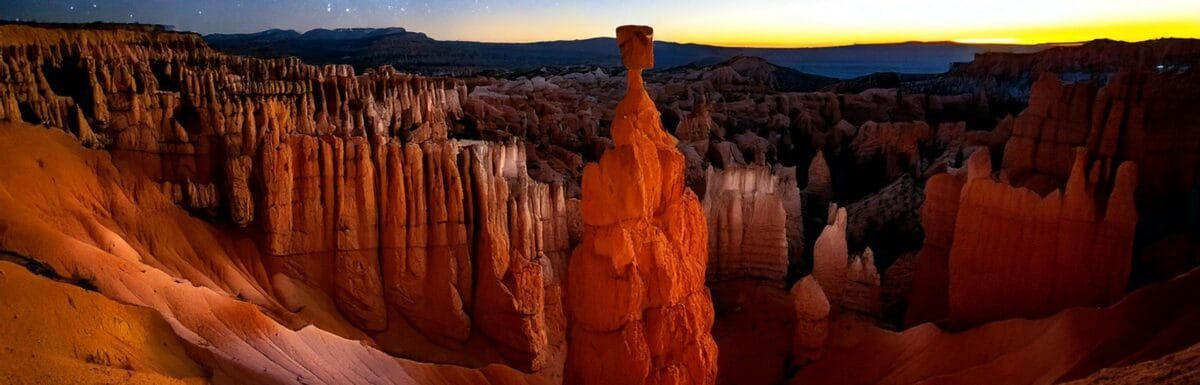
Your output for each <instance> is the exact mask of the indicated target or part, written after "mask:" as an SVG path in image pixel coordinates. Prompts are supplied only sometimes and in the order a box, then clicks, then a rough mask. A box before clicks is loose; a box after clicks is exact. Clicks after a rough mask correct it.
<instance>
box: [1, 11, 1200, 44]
mask: <svg viewBox="0 0 1200 385" xmlns="http://www.w3.org/2000/svg"><path fill="white" fill-rule="evenodd" d="M0 19H7V20H13V19H19V20H26V21H28V20H37V21H47V22H85V21H119V22H139V23H154V24H165V25H171V26H174V27H175V28H176V29H178V30H187V31H195V32H200V33H204V34H208V33H216V32H223V33H239V32H257V31H261V30H265V29H271V28H281V29H294V30H297V31H300V32H303V31H307V30H309V29H313V28H342V27H404V28H406V29H408V30H410V31H418V32H424V33H426V34H428V35H429V36H430V37H432V38H434V39H440V40H472V41H497V42H528V41H546V40H568V39H582V38H590V37H597V36H612V35H613V34H614V32H613V30H614V28H615V27H616V26H618V25H623V24H645V25H650V26H653V27H654V28H655V39H656V40H662V41H675V42H684V43H703V44H714V45H725V46H755V47H814V46H833V45H845V44H862V43H890V42H901V41H959V42H978V43H1015V44H1036V43H1058V42H1078V41H1085V40H1091V39H1096V38H1111V39H1117V40H1127V41H1140V40H1147V39H1154V38H1159V37H1191V38H1200V0H1003V1H1001V0H978V1H967V0H904V1H899V0H873V1H869V0H661V1H655V0H643V1H616V0H598V1H554V0H439V1H421V0H291V1H288V0H90V1H83V0H3V1H0Z"/></svg>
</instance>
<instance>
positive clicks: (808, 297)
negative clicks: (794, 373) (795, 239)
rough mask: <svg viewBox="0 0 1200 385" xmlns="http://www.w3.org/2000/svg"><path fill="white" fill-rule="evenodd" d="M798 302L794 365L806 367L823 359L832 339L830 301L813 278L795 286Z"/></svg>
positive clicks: (795, 299) (793, 346) (806, 278)
mask: <svg viewBox="0 0 1200 385" xmlns="http://www.w3.org/2000/svg"><path fill="white" fill-rule="evenodd" d="M791 293H792V300H793V301H795V310H796V334H795V337H794V338H793V343H792V365H794V366H797V367H799V366H804V365H807V364H809V363H812V362H813V361H816V360H818V359H820V358H821V351H822V350H823V349H824V348H825V343H826V339H827V338H829V310H830V305H829V300H828V299H827V298H825V292H824V290H823V289H821V285H820V284H818V283H817V280H815V279H813V277H812V276H808V277H804V278H803V279H801V280H800V281H799V282H796V284H795V285H792V290H791Z"/></svg>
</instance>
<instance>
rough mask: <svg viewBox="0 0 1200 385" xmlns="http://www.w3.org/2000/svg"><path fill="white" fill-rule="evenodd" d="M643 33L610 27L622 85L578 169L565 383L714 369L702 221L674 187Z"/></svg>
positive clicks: (708, 377) (687, 379) (710, 377)
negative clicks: (601, 140)
mask: <svg viewBox="0 0 1200 385" xmlns="http://www.w3.org/2000/svg"><path fill="white" fill-rule="evenodd" d="M651 39H652V30H651V29H650V28H649V27H635V26H626V27H621V28H618V29H617V40H618V42H619V44H620V47H621V56H622V58H623V60H624V62H625V66H626V68H628V69H629V74H628V80H629V82H628V84H629V91H628V94H627V95H626V97H625V99H624V100H622V101H621V104H620V105H619V106H618V107H617V111H616V119H615V120H614V121H613V127H612V134H613V135H612V136H613V143H614V144H615V147H614V148H612V149H610V150H608V151H606V152H605V153H604V156H603V157H602V158H601V159H600V162H599V163H597V164H590V165H588V166H587V167H586V168H585V169H584V177H583V201H582V203H581V210H582V212H583V223H584V232H583V241H582V243H581V244H580V245H579V247H577V248H576V249H575V252H574V254H572V256H571V259H570V264H569V269H568V278H567V285H568V288H567V295H568V297H569V298H568V301H567V305H568V311H567V315H568V319H569V320H570V337H569V344H568V348H569V353H568V360H567V372H566V380H567V382H568V383H575V384H590V383H619V384H712V383H714V382H715V381H716V371H717V368H716V356H717V348H716V344H715V343H714V342H713V339H712V336H711V335H710V334H709V331H710V329H711V328H712V323H713V310H712V301H711V299H710V297H709V293H708V290H707V289H706V288H705V287H704V269H705V261H706V260H707V255H708V253H707V250H706V249H707V246H708V240H707V236H708V233H707V231H706V230H705V229H704V217H703V215H704V214H703V211H702V209H701V206H700V201H699V200H698V199H697V198H696V196H695V194H692V193H691V192H690V191H688V190H687V189H685V188H684V187H683V155H681V154H680V153H679V152H678V151H677V150H676V149H675V146H676V140H675V138H673V137H671V136H670V135H668V134H667V133H666V131H664V130H663V129H662V127H661V120H660V119H659V114H658V113H657V111H656V110H655V108H654V104H653V102H652V101H651V100H650V97H649V95H647V94H646V91H645V88H644V86H643V82H642V77H641V74H642V70H643V69H645V68H648V67H651V66H652V65H653V48H652V47H653V46H652V44H653V42H652V40H651Z"/></svg>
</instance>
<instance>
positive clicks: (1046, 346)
mask: <svg viewBox="0 0 1200 385" xmlns="http://www.w3.org/2000/svg"><path fill="white" fill-rule="evenodd" d="M1198 273H1200V272H1198V271H1192V272H1189V273H1187V274H1185V275H1182V276H1180V277H1177V278H1175V279H1172V280H1169V281H1166V282H1162V283H1158V284H1154V285H1150V286H1147V287H1143V288H1141V289H1138V290H1137V291H1134V292H1133V293H1131V294H1129V295H1127V296H1126V297H1125V298H1124V299H1122V300H1121V301H1120V302H1118V303H1116V304H1114V305H1112V306H1110V307H1103V308H1094V307H1075V308H1070V309H1066V310H1063V311H1061V312H1058V313H1057V314H1054V315H1052V316H1050V317H1047V318H1041V319H1008V320H1003V321H997V322H992V323H988V324H986V325H982V326H980V327H978V328H973V329H969V330H954V331H949V330H942V329H940V328H938V326H937V325H935V324H932V323H928V324H923V325H919V326H916V327H913V328H910V329H908V330H905V331H903V332H895V331H891V330H884V329H880V328H876V327H874V326H870V325H863V324H861V323H857V322H855V321H854V320H839V321H835V322H834V325H833V326H832V327H831V330H832V331H833V332H832V333H831V335H830V338H829V342H828V344H827V347H826V348H825V352H824V354H823V356H822V357H821V359H820V360H818V361H816V362H814V363H812V364H810V365H808V366H805V367H803V368H801V369H800V370H799V371H798V372H797V373H796V375H795V376H794V377H792V379H791V382H790V383H791V384H796V385H799V384H814V383H816V384H823V383H854V384H894V385H900V384H915V383H952V384H991V383H994V382H996V379H997V378H1003V379H1004V382H1005V383H1013V384H1055V383H1063V382H1067V381H1071V380H1073V379H1080V378H1083V377H1087V376H1089V375H1090V374H1092V373H1096V372H1097V371H1098V370H1100V369H1102V368H1121V367H1125V368H1130V369H1134V368H1133V367H1130V366H1128V365H1131V364H1134V363H1139V362H1144V361H1147V360H1159V359H1163V360H1167V361H1166V362H1172V361H1173V362H1175V363H1178V364H1181V365H1183V366H1174V367H1172V369H1171V370H1164V369H1166V368H1162V367H1161V366H1159V367H1158V368H1156V369H1155V371H1156V372H1158V373H1159V374H1161V375H1166V376H1164V377H1152V378H1153V379H1151V380H1147V381H1142V382H1134V383H1146V382H1149V383H1159V382H1161V381H1167V380H1169V379H1171V378H1181V379H1186V378H1190V377H1188V376H1186V375H1183V374H1185V373H1188V372H1189V370H1187V369H1184V368H1188V366H1187V365H1188V363H1189V362H1194V360H1178V361H1175V360H1177V359H1178V358H1180V357H1178V356H1175V357H1172V356H1166V357H1164V355H1167V354H1168V353H1170V352H1174V351H1178V350H1180V349H1187V347H1189V346H1193V345H1194V344H1196V343H1197V342H1200V332H1198V331H1197V330H1196V328H1194V327H1191V325H1194V324H1195V322H1196V320H1197V319H1200V318H1198V317H1200V302H1197V301H1193V300H1191V298H1190V293H1194V292H1195V290H1197V289H1200V274H1198ZM1190 351H1191V352H1188V353H1185V354H1194V351H1195V349H1194V348H1192V349H1190ZM864 357H870V359H864ZM1185 357H1186V355H1185ZM1151 362H1154V361H1151ZM1151 362H1148V363H1147V364H1149V363H1151ZM1138 366H1141V365H1138ZM1156 366H1157V365H1156ZM1139 369H1150V368H1139ZM1122 371H1124V370H1113V371H1100V372H1099V373H1101V374H1105V373H1114V372H1116V373H1120V372H1122ZM1173 375H1180V376H1179V377H1174V376H1173ZM1093 378H1100V379H1102V378H1103V377H1093ZM1084 383H1088V382H1084ZM1097 383H1106V382H1103V381H1098V382H1097ZM1113 383H1118V384H1119V383H1122V382H1119V381H1114V382H1113ZM1166 383H1171V382H1170V381H1167V382H1166ZM1182 383H1188V381H1186V380H1185V381H1183V382H1182Z"/></svg>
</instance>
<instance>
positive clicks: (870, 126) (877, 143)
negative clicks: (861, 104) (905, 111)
mask: <svg viewBox="0 0 1200 385" xmlns="http://www.w3.org/2000/svg"><path fill="white" fill-rule="evenodd" d="M932 138H933V132H932V130H930V129H929V125H928V124H926V123H925V122H923V121H916V122H897V123H875V122H866V123H864V124H863V125H862V127H859V129H858V133H857V135H855V136H854V139H853V140H852V141H851V142H850V149H852V150H853V151H854V153H855V157H856V158H857V159H858V161H859V162H860V163H863V162H865V161H866V160H867V159H872V158H874V157H876V156H880V157H882V158H883V160H884V165H885V169H886V170H885V174H884V175H885V176H886V177H888V178H889V179H890V178H895V177H898V176H900V174H902V173H910V174H912V175H921V170H922V168H921V166H922V165H921V160H920V158H921V154H920V149H919V148H918V145H919V144H920V143H922V142H924V141H928V140H930V139H932Z"/></svg>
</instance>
